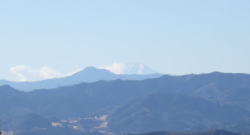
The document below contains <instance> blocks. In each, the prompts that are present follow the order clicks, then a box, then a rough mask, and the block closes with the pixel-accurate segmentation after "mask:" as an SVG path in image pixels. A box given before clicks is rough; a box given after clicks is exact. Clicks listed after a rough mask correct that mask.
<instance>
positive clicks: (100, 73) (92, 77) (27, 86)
mask: <svg viewBox="0 0 250 135" xmlns="http://www.w3.org/2000/svg"><path fill="white" fill-rule="evenodd" d="M160 76H162V75H161V74H156V73H155V74H148V75H126V74H114V73H112V72H110V71H108V70H105V69H97V68H95V67H87V68H85V69H84V70H82V71H80V72H78V73H75V74H73V75H71V76H68V77H64V78H55V79H48V80H42V81H36V82H12V81H7V80H0V85H9V86H11V87H13V88H15V89H18V90H22V91H31V90H35V89H52V88H57V87H62V86H69V85H75V84H79V83H83V82H85V83H91V82H96V81H101V80H105V81H111V80H117V79H121V80H145V79H150V78H158V77H160Z"/></svg>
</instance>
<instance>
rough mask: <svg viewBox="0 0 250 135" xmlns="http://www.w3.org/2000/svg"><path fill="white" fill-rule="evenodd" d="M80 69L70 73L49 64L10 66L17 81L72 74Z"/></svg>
mask: <svg viewBox="0 0 250 135" xmlns="http://www.w3.org/2000/svg"><path fill="white" fill-rule="evenodd" d="M78 71H80V69H77V70H74V71H73V72H70V73H61V72H59V71H56V70H55V69H52V68H50V67H48V66H43V67H40V68H36V69H34V68H31V67H29V66H26V65H16V66H13V67H11V68H10V72H11V73H12V74H13V75H14V76H15V77H16V78H17V81H37V80H44V79H51V78H58V77H64V76H69V75H72V74H74V73H76V72H78Z"/></svg>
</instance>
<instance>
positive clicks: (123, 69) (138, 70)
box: [101, 62, 155, 74]
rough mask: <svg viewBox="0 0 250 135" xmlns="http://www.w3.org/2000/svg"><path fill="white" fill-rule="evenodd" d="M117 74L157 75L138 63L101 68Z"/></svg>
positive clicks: (116, 64) (117, 64) (115, 64)
mask: <svg viewBox="0 0 250 135" xmlns="http://www.w3.org/2000/svg"><path fill="white" fill-rule="evenodd" d="M101 68H102V69H106V70H109V71H110V72H113V73H115V74H151V73H155V71H153V70H152V69H151V68H149V67H148V66H146V65H144V64H138V63H117V62H115V63H113V64H111V65H108V66H104V67H101Z"/></svg>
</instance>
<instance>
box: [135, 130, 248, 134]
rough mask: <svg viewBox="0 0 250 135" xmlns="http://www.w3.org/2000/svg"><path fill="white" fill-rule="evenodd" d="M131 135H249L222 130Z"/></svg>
mask: <svg viewBox="0 0 250 135" xmlns="http://www.w3.org/2000/svg"><path fill="white" fill-rule="evenodd" d="M133 135H250V134H242V133H233V132H228V131H224V130H211V131H203V132H164V131H161V132H149V133H141V134H133Z"/></svg>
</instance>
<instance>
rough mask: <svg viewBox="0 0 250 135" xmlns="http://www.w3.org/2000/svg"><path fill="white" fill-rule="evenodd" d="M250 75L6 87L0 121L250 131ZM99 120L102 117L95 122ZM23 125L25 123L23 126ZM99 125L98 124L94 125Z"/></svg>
mask: <svg viewBox="0 0 250 135" xmlns="http://www.w3.org/2000/svg"><path fill="white" fill-rule="evenodd" d="M249 99H250V75H248V74H226V73H218V72H215V73H210V74H198V75H185V76H163V77H160V78H155V79H147V80H141V81H139V80H137V81H132V80H114V81H98V82H94V83H81V84H78V85H73V86H67V87H60V88H55V89H49V90H37V91H32V92H21V91H19V90H16V89H14V88H12V87H10V86H2V87H0V108H1V111H0V119H1V120H2V121H3V122H6V124H5V125H10V126H9V127H6V128H8V129H11V128H12V127H13V126H12V125H11V124H8V123H9V122H10V121H13V123H15V121H17V120H19V119H20V117H17V119H14V120H13V119H12V118H13V115H15V114H24V115H25V114H29V113H34V114H37V115H39V116H41V117H43V118H45V119H50V118H56V119H58V121H60V120H63V119H69V120H70V119H75V118H76V120H78V123H77V124H78V126H79V125H80V126H82V125H83V126H85V127H87V128H85V127H84V130H87V129H88V130H91V131H92V130H94V129H96V128H97V126H92V124H90V123H91V122H88V121H87V122H85V120H84V121H83V124H82V123H81V121H80V122H79V118H86V117H87V118H89V117H95V116H99V115H107V116H108V118H107V119H105V121H103V125H104V126H103V125H102V126H100V127H102V130H105V132H114V133H133V132H148V131H164V130H169V131H174V130H178V131H199V130H210V129H214V128H222V129H227V130H229V131H231V130H232V131H237V132H245V131H250V128H249V125H250V121H249V119H250V113H249V111H250V100H249ZM95 119H96V118H95ZM20 125H21V124H20ZM94 125H95V124H94Z"/></svg>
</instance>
